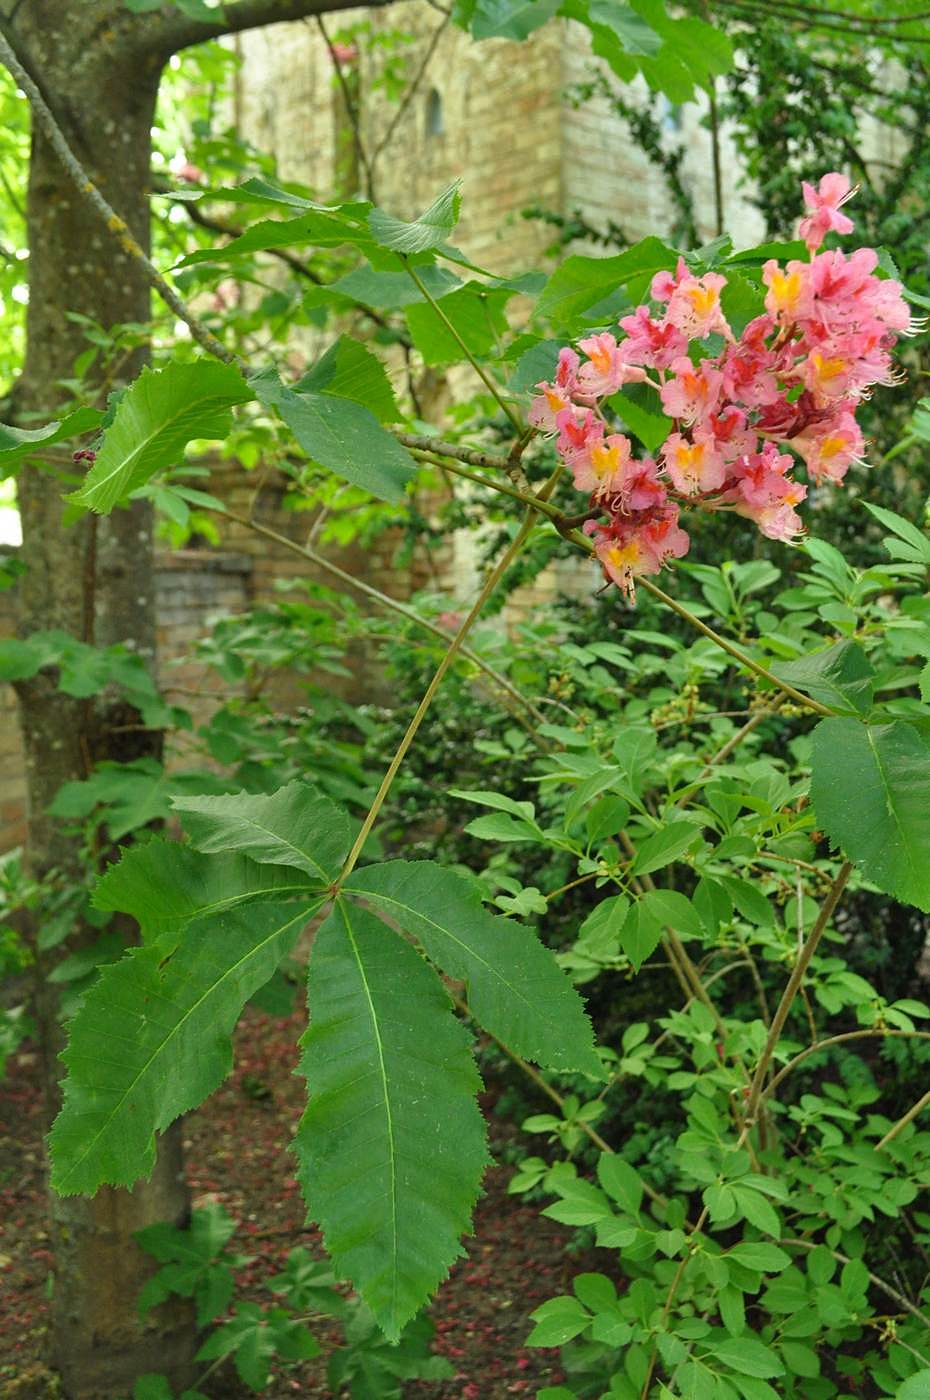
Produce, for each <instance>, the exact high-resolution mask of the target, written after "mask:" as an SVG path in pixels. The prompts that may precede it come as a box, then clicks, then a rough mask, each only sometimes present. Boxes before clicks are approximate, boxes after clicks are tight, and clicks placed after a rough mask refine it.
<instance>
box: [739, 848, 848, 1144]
mask: <svg viewBox="0 0 930 1400" xmlns="http://www.w3.org/2000/svg"><path fill="white" fill-rule="evenodd" d="M852 871H853V867H852V864H851V863H850V862H849V861H848V860H847V861H844V862H843V864H842V865H841V866H840V868H839V871H838V872H837V874H836V876H835V878H834V880H833V884H832V885H831V886H830V889H829V892H828V894H827V897H826V899H825V900H824V902H823V904H822V905H821V906H820V913H819V914H818V915H817V918H816V921H815V923H814V926H813V928H812V929H811V931H810V933H809V934H808V935H807V939H806V941H805V943H804V946H803V948H802V949H801V951H800V953H799V954H798V958H797V961H796V962H795V965H794V967H793V968H792V970H791V976H790V977H789V978H788V984H787V986H786V987H785V990H784V991H783V992H782V996H781V1001H780V1002H779V1003H778V1006H777V1007H776V1008H775V1014H774V1016H773V1017H772V1024H771V1025H770V1026H769V1033H768V1037H767V1038H766V1042H765V1045H764V1046H763V1049H762V1054H761V1055H760V1056H759V1063H758V1064H757V1065H756V1071H755V1074H754V1075H753V1078H752V1084H751V1085H750V1088H749V1098H748V1100H747V1102H746V1124H747V1127H748V1128H751V1127H752V1125H753V1123H754V1122H755V1118H756V1114H757V1112H758V1110H759V1104H760V1102H761V1100H762V1092H763V1085H764V1083H765V1076H766V1074H767V1073H768V1069H769V1065H770V1064H771V1063H772V1056H773V1055H774V1054H775V1049H776V1047H777V1045H778V1040H779V1037H780V1036H781V1033H782V1031H783V1030H784V1028H785V1022H786V1021H787V1019H788V1013H789V1012H790V1010H791V1007H792V1006H793V1004H794V999H795V997H796V996H797V994H798V992H799V990H800V987H801V983H802V982H803V980H804V974H805V972H806V971H807V969H808V967H809V966H810V962H811V958H813V956H814V953H815V952H816V951H817V945H818V944H819V942H820V939H821V936H822V935H823V931H824V929H825V928H826V926H827V924H828V923H829V922H830V919H831V917H832V915H833V912H834V910H835V909H836V906H837V905H838V904H839V902H840V898H841V897H842V894H843V891H844V889H845V888H846V883H847V881H848V880H849V877H850V875H851V874H852Z"/></svg>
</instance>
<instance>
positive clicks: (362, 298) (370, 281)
mask: <svg viewBox="0 0 930 1400" xmlns="http://www.w3.org/2000/svg"><path fill="white" fill-rule="evenodd" d="M417 276H418V277H419V279H420V281H421V282H422V283H423V285H424V287H425V288H426V290H427V291H428V292H429V294H430V296H432V297H436V298H437V299H438V298H439V297H444V296H445V295H446V293H447V292H454V291H455V289H456V287H461V285H462V283H461V280H460V279H459V278H458V277H456V276H455V274H454V273H453V272H450V271H449V270H448V268H445V267H431V266H430V265H429V264H426V265H424V266H423V267H418V268H417ZM327 290H328V291H330V292H338V293H340V294H341V295H342V296H346V297H349V298H351V300H352V301H357V302H361V304H362V305H363V306H375V307H379V308H380V309H381V310H384V311H399V310H400V309H401V307H404V306H410V305H412V304H413V303H414V302H418V301H425V300H426V298H425V297H424V295H423V293H422V292H421V291H420V288H419V287H418V286H417V284H416V283H415V282H414V280H413V278H412V277H411V276H410V274H409V273H408V272H404V271H400V272H391V271H385V270H384V269H381V268H374V267H370V266H369V265H368V264H367V263H361V264H360V266H358V267H356V268H353V269H352V271H351V272H347V273H346V275H345V277H340V278H339V280H338V282H332V283H331V284H330V286H329V287H328V288H327Z"/></svg>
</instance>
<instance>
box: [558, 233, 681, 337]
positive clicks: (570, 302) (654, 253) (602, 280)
mask: <svg viewBox="0 0 930 1400" xmlns="http://www.w3.org/2000/svg"><path fill="white" fill-rule="evenodd" d="M677 261H678V254H677V253H675V252H674V251H673V250H672V249H671V248H669V247H668V246H667V245H666V244H664V243H663V242H662V241H661V240H660V239H658V238H653V237H649V238H644V239H642V240H641V241H640V242H639V243H635V244H634V245H633V247H632V248H628V249H627V251H626V252H625V253H618V254H617V255H616V256H615V257H611V258H591V257H584V256H582V255H581V254H573V255H572V256H571V257H568V258H566V259H565V260H564V262H562V264H561V265H560V266H559V268H558V270H557V271H556V272H555V273H553V275H552V276H551V277H550V278H549V281H548V282H547V283H546V285H545V287H544V288H543V291H542V293H541V295H540V298H539V300H538V302H537V303H536V313H537V315H539V316H545V317H547V318H548V319H550V320H552V321H553V322H554V323H555V324H556V325H559V326H567V327H573V326H575V325H576V324H577V323H578V322H579V318H581V317H582V316H583V314H584V313H585V312H586V311H589V310H590V309H591V308H592V307H594V306H595V305H596V304H597V303H598V302H599V301H601V300H602V299H603V298H605V297H607V296H609V295H610V294H612V293H613V292H615V291H616V289H617V288H618V287H623V286H626V285H627V284H628V283H629V282H631V281H634V280H635V281H636V283H637V284H645V283H648V282H649V281H650V280H651V278H652V277H653V276H654V274H655V273H657V272H662V271H671V270H672V269H673V268H674V267H675V266H676V264H677Z"/></svg>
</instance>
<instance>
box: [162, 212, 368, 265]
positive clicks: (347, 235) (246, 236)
mask: <svg viewBox="0 0 930 1400" xmlns="http://www.w3.org/2000/svg"><path fill="white" fill-rule="evenodd" d="M356 241H357V230H356V229H355V228H354V227H353V225H352V224H351V223H348V222H346V220H345V219H342V218H340V217H339V214H338V212H334V213H327V212H324V211H323V210H312V211H310V212H309V213H306V214H300V215H299V216H298V217H297V218H296V219H260V220H259V221H258V222H257V223H254V224H252V225H251V227H250V228H247V229H246V230H245V232H244V233H241V234H239V236H238V238H233V239H231V240H230V242H229V243H227V244H225V245H224V246H223V247H214V248H201V249H198V251H197V252H196V253H189V254H188V255H187V257H185V258H182V259H181V260H180V262H179V263H178V264H177V266H178V267H179V268H181V267H191V266H194V265H196V264H197V263H227V262H235V261H236V260H237V259H238V258H241V257H247V256H249V255H251V254H253V253H260V252H263V251H265V250H266V249H268V248H292V247H294V246H295V245H297V244H301V243H312V244H314V246H316V247H321V248H322V247H338V246H339V245H340V244H343V243H347V242H356Z"/></svg>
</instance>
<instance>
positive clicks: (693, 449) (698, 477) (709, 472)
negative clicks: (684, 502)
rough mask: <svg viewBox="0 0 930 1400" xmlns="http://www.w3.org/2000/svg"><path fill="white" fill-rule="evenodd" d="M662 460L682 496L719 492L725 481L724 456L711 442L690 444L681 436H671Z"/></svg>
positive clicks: (703, 441)
mask: <svg viewBox="0 0 930 1400" xmlns="http://www.w3.org/2000/svg"><path fill="white" fill-rule="evenodd" d="M662 460H663V462H664V463H665V470H666V471H667V472H668V474H669V477H670V478H671V481H672V484H673V486H674V487H675V489H676V491H680V492H681V493H682V495H683V496H698V495H703V494H705V493H706V492H708V491H718V490H719V489H720V487H721V486H722V485H723V483H724V481H725V480H726V474H727V472H726V466H725V464H724V460H723V455H722V454H721V453H720V452H719V451H718V450H717V448H716V447H715V445H714V441H713V439H712V438H710V439H708V438H701V439H699V440H696V441H694V442H689V441H688V439H687V438H684V437H682V436H681V434H680V433H672V434H671V436H670V437H668V438H666V440H665V445H664V446H663V448H662Z"/></svg>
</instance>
